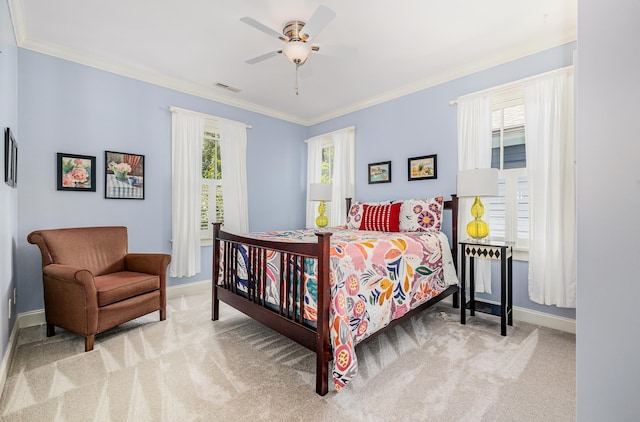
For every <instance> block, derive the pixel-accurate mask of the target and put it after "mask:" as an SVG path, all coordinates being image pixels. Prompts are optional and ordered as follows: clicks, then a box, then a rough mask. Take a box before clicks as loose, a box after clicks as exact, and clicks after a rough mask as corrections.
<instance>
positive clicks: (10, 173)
mask: <svg viewBox="0 0 640 422" xmlns="http://www.w3.org/2000/svg"><path fill="white" fill-rule="evenodd" d="M4 182H5V183H6V184H7V185H9V186H11V187H12V188H15V187H16V186H17V185H18V144H17V143H16V140H15V139H14V137H13V133H11V129H10V128H6V129H5V130H4Z"/></svg>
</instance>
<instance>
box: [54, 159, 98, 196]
mask: <svg viewBox="0 0 640 422" xmlns="http://www.w3.org/2000/svg"><path fill="white" fill-rule="evenodd" d="M56 161H57V166H56V168H57V177H56V180H57V188H58V190H74V191H81V192H95V191H96V157H92V156H89V155H78V154H65V153H61V152H59V153H58V154H57V159H56Z"/></svg>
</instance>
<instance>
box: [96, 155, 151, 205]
mask: <svg viewBox="0 0 640 422" xmlns="http://www.w3.org/2000/svg"><path fill="white" fill-rule="evenodd" d="M104 162H105V178H104V184H105V188H104V197H105V198H108V199H144V155H140V154H130V153H126V152H114V151H105V152H104Z"/></svg>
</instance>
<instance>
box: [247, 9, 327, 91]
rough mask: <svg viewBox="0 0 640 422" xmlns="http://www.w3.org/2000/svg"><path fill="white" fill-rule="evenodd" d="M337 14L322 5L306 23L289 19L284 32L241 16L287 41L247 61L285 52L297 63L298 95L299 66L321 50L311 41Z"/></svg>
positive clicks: (266, 31) (252, 24)
mask: <svg viewBox="0 0 640 422" xmlns="http://www.w3.org/2000/svg"><path fill="white" fill-rule="evenodd" d="M335 16H336V14H335V12H334V11H333V10H331V9H329V8H328V7H326V6H323V5H320V6H319V7H318V8H317V9H316V11H315V12H314V13H313V15H311V17H310V18H309V20H308V21H307V22H306V23H305V22H304V21H300V20H292V21H289V22H287V23H286V24H285V25H284V28H282V33H279V32H278V31H275V30H273V29H271V28H269V27H268V26H266V25H264V24H262V23H260V22H258V21H257V20H255V19H253V18H250V17H247V16H245V17H243V18H240V20H241V21H242V22H244V23H246V24H247V25H250V26H252V27H254V28H256V29H257V30H259V31H262V32H264V33H265V34H267V35H269V36H272V37H275V38H278V39H279V40H281V41H284V42H285V43H286V45H285V46H284V47H283V48H280V49H278V50H275V51H270V52H268V53H266V54H262V55H260V56H257V57H254V58H252V59H249V60H246V63H249V64H255V63H259V62H261V61H263V60H266V59H269V58H271V57H274V56H277V55H278V54H284V55H285V56H286V57H287V59H289V61H290V62H291V63H293V64H295V65H296V86H295V90H296V95H298V68H299V67H300V66H302V65H303V64H304V63H305V62H306V61H307V58H308V57H309V54H311V52H312V51H318V50H320V47H318V46H317V45H312V44H311V41H312V40H313V39H314V38H315V36H316V35H318V33H320V31H322V30H323V29H324V28H325V27H326V26H327V25H328V24H329V23H330V22H331V21H332V20H333V18H335Z"/></svg>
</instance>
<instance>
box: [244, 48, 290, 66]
mask: <svg viewBox="0 0 640 422" xmlns="http://www.w3.org/2000/svg"><path fill="white" fill-rule="evenodd" d="M280 53H282V50H276V51H270V52H268V53H265V54H263V55H261V56H258V57H254V58H253V59H249V60H245V63H248V64H256V63H258V62H261V61H263V60H267V59H269V58H271V57H274V56H277V55H278V54H280Z"/></svg>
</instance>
